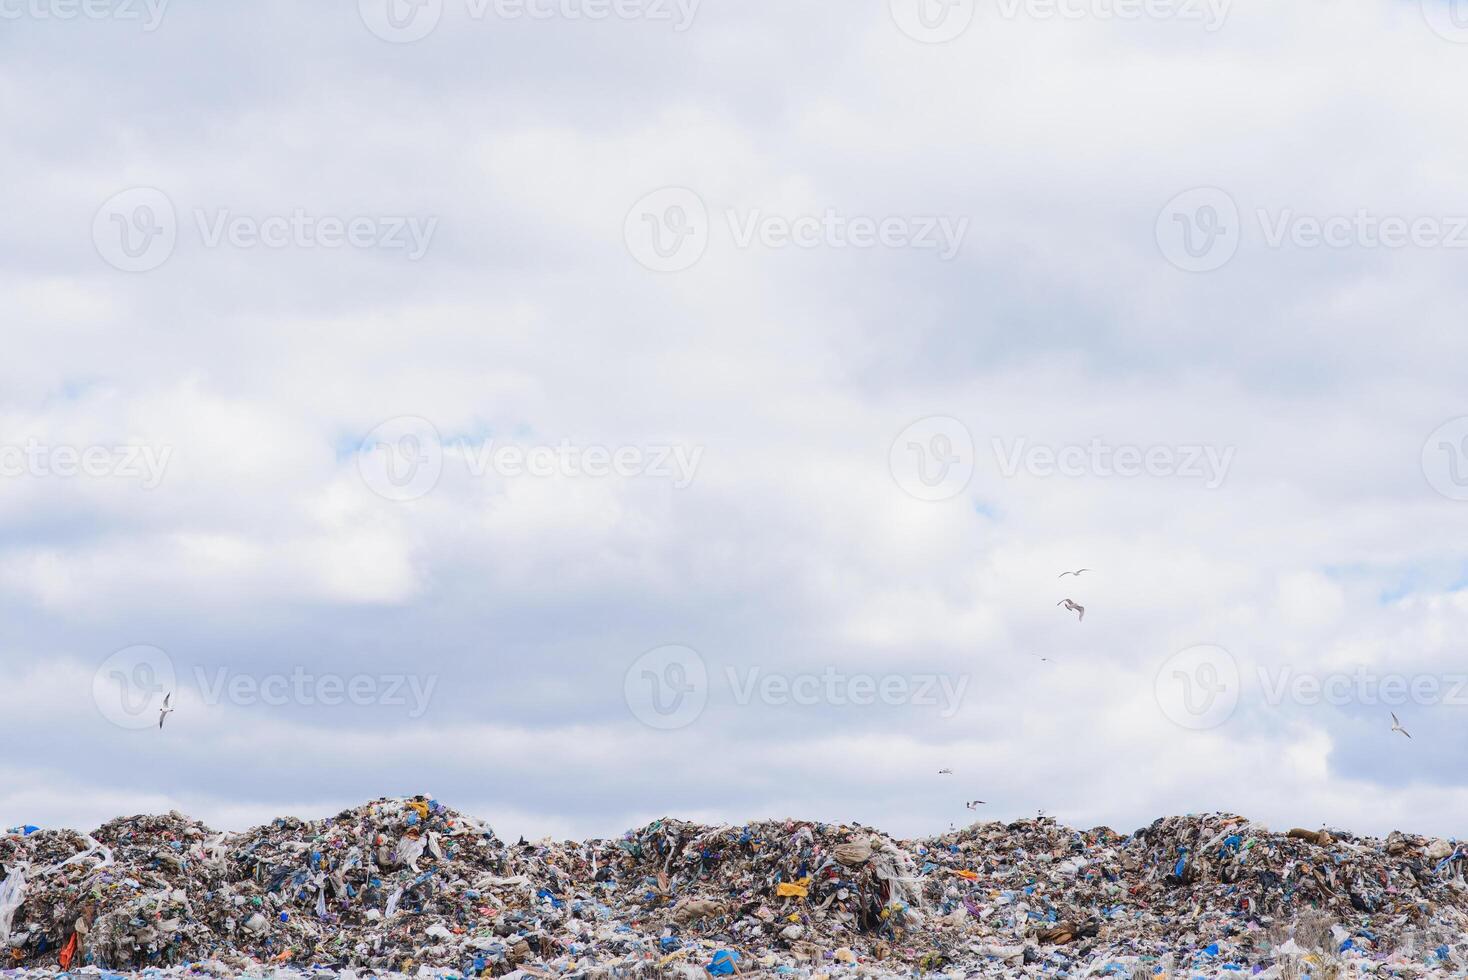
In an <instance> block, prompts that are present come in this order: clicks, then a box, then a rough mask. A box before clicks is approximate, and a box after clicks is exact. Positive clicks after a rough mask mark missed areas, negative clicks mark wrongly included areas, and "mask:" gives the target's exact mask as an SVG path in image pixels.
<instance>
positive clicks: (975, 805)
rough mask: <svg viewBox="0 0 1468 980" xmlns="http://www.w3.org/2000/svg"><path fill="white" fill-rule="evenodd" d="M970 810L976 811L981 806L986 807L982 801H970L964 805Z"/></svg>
mask: <svg viewBox="0 0 1468 980" xmlns="http://www.w3.org/2000/svg"><path fill="white" fill-rule="evenodd" d="M965 805H966V806H967V807H968V808H969V809H970V810H977V809H978V808H979V807H981V806H988V805H989V804H987V803H985V802H984V801H983V800H971V801H969V802H968V803H967V804H965Z"/></svg>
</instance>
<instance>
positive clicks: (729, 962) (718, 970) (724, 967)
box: [704, 949, 739, 977]
mask: <svg viewBox="0 0 1468 980" xmlns="http://www.w3.org/2000/svg"><path fill="white" fill-rule="evenodd" d="M738 962H739V954H738V953H736V952H734V951H733V950H732V949H721V950H719V951H718V952H716V953H714V957H713V959H711V960H709V965H708V966H706V967H704V969H706V970H708V971H709V973H711V974H713V975H714V976H716V977H722V976H732V975H733V973H734V964H735V963H738Z"/></svg>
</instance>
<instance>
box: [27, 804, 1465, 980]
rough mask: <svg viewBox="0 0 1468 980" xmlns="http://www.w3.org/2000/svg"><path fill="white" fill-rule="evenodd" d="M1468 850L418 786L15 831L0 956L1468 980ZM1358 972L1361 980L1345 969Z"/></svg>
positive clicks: (1330, 836)
mask: <svg viewBox="0 0 1468 980" xmlns="http://www.w3.org/2000/svg"><path fill="white" fill-rule="evenodd" d="M1465 858H1468V846H1459V845H1458V844H1457V843H1456V842H1454V841H1447V840H1441V839H1433V838H1427V837H1420V836H1415V835H1411V834H1403V833H1397V832H1394V833H1392V834H1391V835H1389V836H1388V837H1387V838H1386V839H1384V840H1383V839H1377V838H1371V837H1358V836H1356V835H1353V834H1350V833H1348V832H1345V831H1339V830H1318V831H1311V830H1304V829H1295V830H1290V831H1288V832H1286V833H1279V832H1274V831H1271V830H1269V829H1268V828H1267V827H1264V826H1263V825H1261V824H1258V823H1254V822H1252V821H1250V820H1248V819H1247V818H1245V817H1241V816H1237V815H1234V814H1226V813H1214V814H1203V815H1190V816H1176V817H1165V818H1161V819H1158V820H1156V821H1154V822H1153V823H1152V824H1150V825H1148V826H1146V827H1143V828H1141V829H1139V830H1136V831H1134V832H1132V833H1126V834H1123V833H1118V832H1116V831H1113V830H1111V829H1110V828H1107V827H1097V828H1093V829H1091V830H1084V831H1083V830H1075V829H1072V828H1069V827H1066V826H1064V825H1062V824H1060V823H1058V822H1056V821H1055V820H1053V819H1050V818H1046V817H1039V818H1035V819H1028V820H1019V821H1015V822H1011V823H999V822H989V823H976V824H974V825H972V826H969V827H966V828H964V829H962V830H954V831H950V832H949V833H946V834H942V835H939V836H936V837H931V838H925V839H919V840H903V839H900V838H895V837H892V836H890V835H888V834H885V833H883V832H882V831H880V830H877V829H874V828H870V827H864V826H861V825H859V824H851V825H846V824H827V823H820V822H812V821H801V820H770V821H758V822H753V823H746V824H738V825H721V826H709V825H704V824H698V823H692V822H689V821H685V820H678V819H675V818H664V819H661V820H656V821H653V822H652V823H650V824H648V825H647V826H645V827H641V828H638V829H636V830H632V831H629V832H627V833H626V834H623V835H622V836H621V837H619V838H614V839H607V840H588V841H583V842H576V841H565V842H553V841H549V840H546V841H540V842H533V843H532V842H526V841H518V842H515V843H507V842H506V841H503V840H501V839H500V838H499V837H498V836H496V835H495V833H494V831H493V830H492V829H491V827H490V826H489V825H488V824H486V823H485V822H484V821H482V820H479V819H477V818H474V817H471V816H468V815H466V814H463V813H459V812H458V811H455V810H453V809H451V808H449V807H446V806H444V805H443V804H442V803H440V802H438V801H437V800H434V799H431V798H429V797H426V796H418V797H403V798H383V799H378V800H374V801H372V802H370V803H366V804H363V805H362V806H359V807H354V808H352V809H348V810H344V811H342V812H341V813H338V814H336V815H335V816H332V817H327V818H325V819H321V820H299V819H296V818H293V817H282V818H280V819H277V820H275V821H272V822H271V823H269V824H266V825H264V826H260V827H256V828H253V829H251V830H248V831H244V832H242V833H222V832H219V831H215V830H212V829H210V828H209V827H207V826H205V825H204V824H201V823H199V822H197V821H194V820H190V819H189V818H187V817H185V816H183V815H181V814H178V813H170V814H163V815H156V816H134V817H127V818H118V819H115V820H111V821H109V822H108V823H106V824H104V825H103V826H102V827H100V828H98V829H97V830H95V831H93V832H92V833H90V834H83V833H77V832H75V831H71V830H40V829H37V828H35V827H20V828H15V829H14V830H12V831H10V832H9V833H7V834H5V835H4V836H3V837H0V868H3V881H0V949H3V951H4V953H5V956H6V960H7V962H6V965H7V966H10V967H17V968H22V969H25V970H30V971H37V972H40V973H47V972H58V971H75V970H78V969H86V968H89V967H90V968H96V969H106V970H131V971H136V970H142V969H148V968H155V967H156V968H163V969H165V970H170V969H171V970H173V971H175V972H181V973H183V972H194V973H206V974H211V975H216V976H226V975H228V976H231V977H232V976H237V975H238V974H239V973H241V972H246V971H258V970H260V969H273V970H286V971H289V970H292V969H297V970H304V969H306V968H328V969H338V970H346V969H351V970H354V971H371V972H376V973H383V974H388V973H403V974H422V973H425V972H426V973H428V974H432V975H452V976H454V977H465V976H469V975H476V976H506V975H512V974H513V975H514V976H515V977H516V978H519V977H546V976H550V975H552V974H555V975H574V976H578V977H580V976H586V977H591V976H597V977H600V976H612V975H616V976H626V975H628V974H629V973H630V974H634V975H637V976H666V975H669V974H680V973H681V974H685V975H687V976H690V977H692V976H706V975H709V974H713V975H719V974H724V973H731V974H732V973H740V974H742V973H750V972H763V971H773V972H778V973H782V974H788V975H793V976H800V977H806V976H809V977H815V976H816V975H818V974H819V975H821V976H823V977H829V976H832V975H834V974H840V973H853V974H858V973H859V974H863V975H872V974H894V975H895V974H910V973H913V972H926V973H934V974H944V973H947V974H951V975H953V976H954V977H968V976H975V975H995V976H1000V975H1003V976H1015V975H1036V976H1039V975H1042V974H1054V973H1056V972H1060V971H1065V972H1071V971H1079V972H1084V971H1086V970H1094V971H1097V972H1099V971H1102V970H1105V971H1108V972H1112V973H1131V974H1133V975H1140V976H1152V975H1154V974H1155V973H1157V972H1158V971H1163V972H1166V973H1171V972H1173V971H1174V970H1187V971H1189V972H1190V973H1191V974H1194V975H1198V974H1203V975H1214V974H1217V975H1224V974H1232V973H1235V972H1236V971H1240V970H1243V971H1252V972H1270V975H1279V976H1283V975H1290V973H1289V971H1290V970H1292V969H1294V970H1296V971H1297V972H1298V971H1300V970H1305V971H1311V970H1318V971H1319V972H1321V973H1322V974H1323V973H1325V972H1328V971H1327V967H1334V968H1341V969H1344V968H1346V967H1348V966H1350V965H1351V964H1352V963H1353V961H1360V963H1359V964H1357V965H1358V966H1360V967H1361V968H1370V969H1373V970H1374V969H1377V968H1378V967H1380V968H1381V969H1383V970H1394V971H1405V972H1415V973H1416V974H1418V975H1421V974H1423V973H1435V972H1460V971H1462V970H1463V969H1464V968H1468V942H1465V940H1464V936H1465V934H1468V930H1465V926H1468V885H1465V883H1464V881H1463V870H1464V861H1465ZM1351 968H1353V969H1354V968H1355V967H1354V966H1353V967H1351Z"/></svg>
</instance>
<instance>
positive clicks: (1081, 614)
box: [1056, 599, 1086, 623]
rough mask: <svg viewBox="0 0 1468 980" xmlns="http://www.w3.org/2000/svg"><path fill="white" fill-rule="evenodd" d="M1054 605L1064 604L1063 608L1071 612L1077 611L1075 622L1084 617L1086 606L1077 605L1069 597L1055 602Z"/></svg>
mask: <svg viewBox="0 0 1468 980" xmlns="http://www.w3.org/2000/svg"><path fill="white" fill-rule="evenodd" d="M1056 605H1057V606H1064V607H1065V608H1067V609H1069V610H1070V611H1071V612H1073V613H1078V614H1079V615H1078V616H1077V617H1076V622H1078V623H1079V622H1080V621H1081V620H1083V619H1085V618H1086V607H1085V606H1078V605H1076V604H1075V603H1074V602H1072V601H1071V600H1070V599H1061V600H1060V601H1059V602H1057V603H1056Z"/></svg>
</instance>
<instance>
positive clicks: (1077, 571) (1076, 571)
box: [1056, 568, 1090, 578]
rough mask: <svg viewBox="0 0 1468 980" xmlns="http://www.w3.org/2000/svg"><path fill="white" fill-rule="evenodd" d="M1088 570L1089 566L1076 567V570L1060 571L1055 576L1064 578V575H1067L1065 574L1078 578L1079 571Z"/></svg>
mask: <svg viewBox="0 0 1468 980" xmlns="http://www.w3.org/2000/svg"><path fill="white" fill-rule="evenodd" d="M1089 571H1090V569H1089V568H1077V569H1076V570H1075V571H1073V572H1061V573H1060V574H1059V575H1058V576H1056V577H1057V578H1065V577H1066V576H1067V575H1074V576H1075V577H1076V578H1080V577H1081V572H1089Z"/></svg>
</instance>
